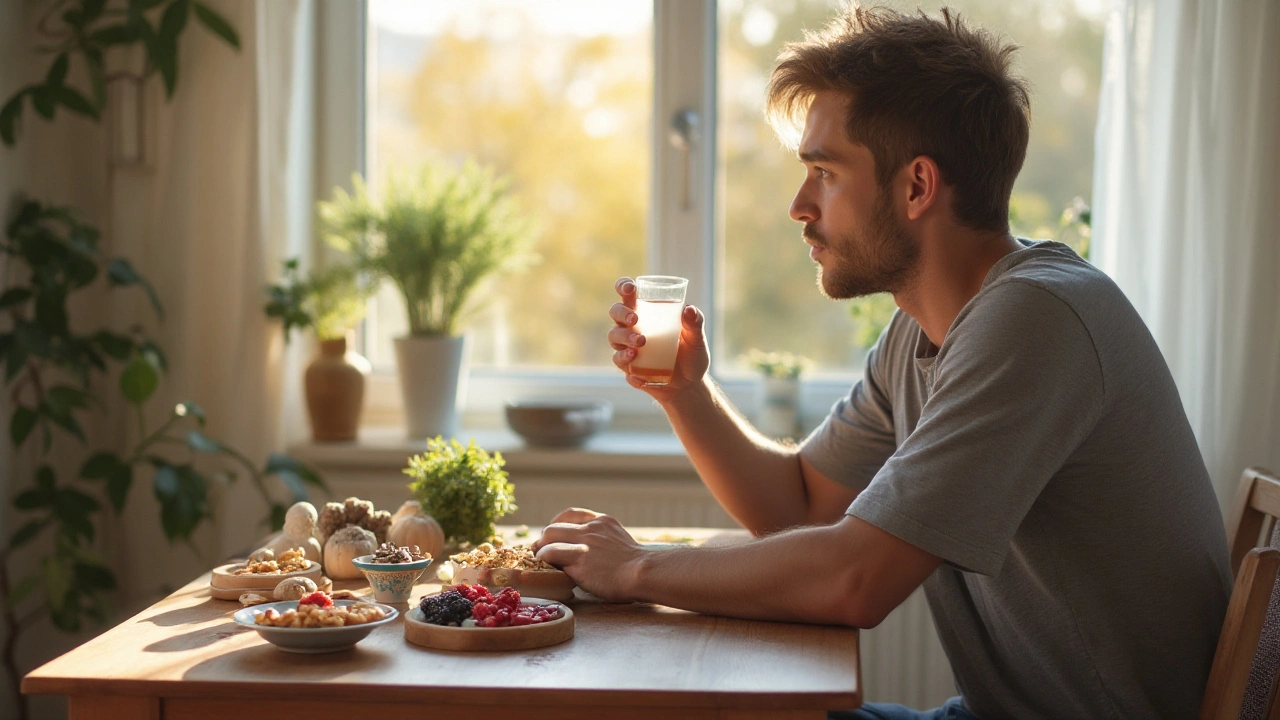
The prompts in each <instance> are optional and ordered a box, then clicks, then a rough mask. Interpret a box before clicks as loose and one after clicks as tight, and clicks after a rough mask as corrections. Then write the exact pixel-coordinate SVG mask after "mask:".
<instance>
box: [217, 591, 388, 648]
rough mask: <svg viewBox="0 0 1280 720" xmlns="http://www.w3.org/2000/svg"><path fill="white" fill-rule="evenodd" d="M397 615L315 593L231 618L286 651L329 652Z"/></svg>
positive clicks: (367, 604) (378, 605)
mask: <svg viewBox="0 0 1280 720" xmlns="http://www.w3.org/2000/svg"><path fill="white" fill-rule="evenodd" d="M399 614H400V611H399V610H396V609H395V608H393V607H391V606H389V605H383V604H381V603H370V602H363V601H360V600H331V599H330V598H329V596H328V595H327V594H325V593H319V592H317V593H312V594H311V595H308V596H307V597H304V598H302V599H301V600H286V601H284V602H274V603H267V604H265V605H257V606H254V607H247V608H244V609H242V610H238V611H236V614H235V615H234V616H233V619H234V620H235V621H236V622H237V623H239V624H241V625H244V626H245V627H249V628H252V629H254V630H257V631H258V634H259V635H261V636H262V639H264V640H266V641H267V642H269V643H271V644H273V645H275V646H276V647H278V648H280V649H281V650H284V651H285V652H292V653H329V652H338V651H340V650H346V649H348V648H350V647H353V646H354V645H355V644H356V643H358V642H360V641H361V640H363V639H365V638H366V637H368V636H369V633H371V632H373V630H374V628H377V627H379V626H381V625H386V624H387V623H389V622H391V621H392V620H395V619H396V617H397V616H398V615H399Z"/></svg>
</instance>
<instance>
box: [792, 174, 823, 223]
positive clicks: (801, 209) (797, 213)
mask: <svg viewBox="0 0 1280 720" xmlns="http://www.w3.org/2000/svg"><path fill="white" fill-rule="evenodd" d="M808 186H809V183H808V182H804V183H802V184H801V185H800V189H799V190H797V191H796V196H795V198H793V199H792V200H791V209H790V212H789V214H790V215H791V219H792V220H795V221H796V222H798V223H811V222H816V221H817V219H818V206H817V205H815V204H814V203H813V201H812V200H810V199H809V196H808V193H807V192H806V189H807V188H808Z"/></svg>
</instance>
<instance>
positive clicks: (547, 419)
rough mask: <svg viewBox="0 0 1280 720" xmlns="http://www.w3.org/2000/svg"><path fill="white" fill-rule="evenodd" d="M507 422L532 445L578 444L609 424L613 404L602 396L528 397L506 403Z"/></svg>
mask: <svg viewBox="0 0 1280 720" xmlns="http://www.w3.org/2000/svg"><path fill="white" fill-rule="evenodd" d="M506 414H507V425H508V426H509V427H510V428H511V429H512V430H513V431H515V433H516V434H517V435H519V436H520V437H522V438H524V441H525V442H526V443H527V444H529V445H530V446H533V447H563V448H573V447H579V446H581V445H582V444H583V443H585V442H586V441H587V440H588V439H589V438H590V437H591V436H592V435H594V434H596V433H597V432H599V431H601V430H603V429H605V428H607V427H609V422H610V421H611V420H612V419H613V405H612V404H610V403H609V402H608V401H605V400H580V399H566V400H554V399H538V398H535V399H528V400H513V401H511V402H508V403H507V406H506Z"/></svg>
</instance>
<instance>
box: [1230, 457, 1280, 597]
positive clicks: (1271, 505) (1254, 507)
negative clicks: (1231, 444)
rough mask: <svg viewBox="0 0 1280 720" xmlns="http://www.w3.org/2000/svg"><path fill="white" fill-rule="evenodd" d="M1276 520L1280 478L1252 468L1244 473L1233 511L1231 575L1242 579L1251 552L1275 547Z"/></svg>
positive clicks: (1279, 509) (1278, 508)
mask: <svg viewBox="0 0 1280 720" xmlns="http://www.w3.org/2000/svg"><path fill="white" fill-rule="evenodd" d="M1276 518H1280V478H1277V477H1276V474H1275V473H1273V472H1271V471H1269V470H1264V469H1263V468H1258V467H1253V468H1249V469H1248V470H1245V471H1244V475H1243V476H1241V478H1240V487H1239V489H1238V490H1236V502H1235V506H1234V507H1233V508H1232V510H1231V523H1230V526H1229V528H1228V532H1230V533H1231V534H1230V535H1229V536H1228V537H1229V538H1230V542H1231V572H1233V573H1235V574H1236V576H1237V577H1238V576H1239V575H1240V563H1241V561H1243V560H1244V556H1245V555H1246V554H1248V552H1249V551H1250V550H1252V549H1253V548H1256V547H1266V546H1270V545H1273V544H1274V543H1273V538H1272V535H1273V533H1274V531H1275V530H1276Z"/></svg>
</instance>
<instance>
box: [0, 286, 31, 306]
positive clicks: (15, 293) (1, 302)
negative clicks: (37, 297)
mask: <svg viewBox="0 0 1280 720" xmlns="http://www.w3.org/2000/svg"><path fill="white" fill-rule="evenodd" d="M30 299H31V289H30V288H24V287H16V288H9V289H8V290H5V291H4V294H0V310H3V309H5V308H8V307H13V306H14V305H21V304H22V303H24V302H26V301H28V300H30Z"/></svg>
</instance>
